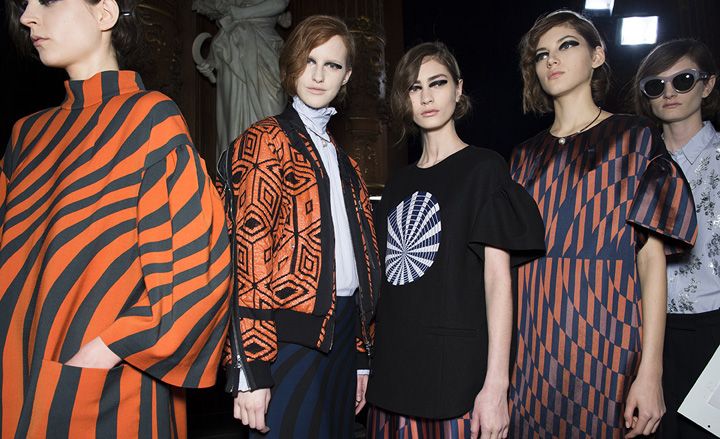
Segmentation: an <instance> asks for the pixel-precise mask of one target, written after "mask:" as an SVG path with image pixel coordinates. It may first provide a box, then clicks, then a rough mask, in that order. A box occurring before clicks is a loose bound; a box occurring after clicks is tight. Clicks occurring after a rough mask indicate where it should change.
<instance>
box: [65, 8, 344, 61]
mask: <svg viewBox="0 0 720 439" xmlns="http://www.w3.org/2000/svg"><path fill="white" fill-rule="evenodd" d="M51 1H57V0H51ZM307 63H308V64H310V63H312V64H315V63H317V61H315V60H314V59H313V58H308V59H307ZM325 65H326V66H328V67H330V68H331V69H333V70H342V68H343V66H341V65H340V64H338V63H335V62H326V63H325Z"/></svg>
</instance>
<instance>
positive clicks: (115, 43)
mask: <svg viewBox="0 0 720 439" xmlns="http://www.w3.org/2000/svg"><path fill="white" fill-rule="evenodd" d="M85 1H86V2H87V3H88V4H91V5H96V4H98V3H99V2H100V0H85ZM115 1H116V2H117V4H118V7H119V9H120V15H119V16H118V19H117V22H116V23H115V26H113V28H112V34H111V41H112V47H113V49H114V50H115V56H116V57H117V61H118V64H119V65H120V67H121V68H122V67H124V66H126V65H127V64H129V63H132V62H133V61H137V59H136V57H135V55H136V54H137V50H138V47H139V43H140V41H142V29H141V23H140V20H139V19H138V18H137V17H136V13H135V8H136V4H137V0H115ZM5 4H6V7H7V20H8V28H9V32H10V37H11V38H12V40H13V42H14V43H15V48H16V50H17V51H18V53H19V54H20V55H22V56H31V57H36V58H37V52H35V50H34V48H33V45H32V41H31V40H30V30H29V29H28V28H27V27H26V26H25V25H23V24H22V23H21V22H20V16H22V14H23V12H25V6H24V5H25V4H26V2H25V1H24V0H6V2H5ZM138 57H139V55H138ZM131 58H132V59H131Z"/></svg>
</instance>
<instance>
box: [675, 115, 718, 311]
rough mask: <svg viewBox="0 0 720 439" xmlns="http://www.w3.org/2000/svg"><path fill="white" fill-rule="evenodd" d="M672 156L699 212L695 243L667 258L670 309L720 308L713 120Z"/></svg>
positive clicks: (699, 309)
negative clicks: (677, 256) (686, 250)
mask: <svg viewBox="0 0 720 439" xmlns="http://www.w3.org/2000/svg"><path fill="white" fill-rule="evenodd" d="M671 154H672V157H673V159H675V161H676V162H677V163H678V165H680V168H681V169H682V170H683V172H684V173H685V176H686V177H687V179H688V181H689V182H690V188H691V189H692V193H693V198H694V199H695V212H696V214H697V222H698V235H697V241H696V242H695V247H693V249H692V250H691V251H690V252H688V253H686V254H684V255H682V256H680V257H679V258H678V259H674V260H672V262H671V261H668V266H667V275H668V308H667V310H668V312H669V313H678V314H695V313H702V312H707V311H714V310H716V309H719V308H720V133H718V132H717V131H715V128H713V125H712V124H711V123H710V122H705V123H704V125H703V127H702V129H701V130H700V131H698V132H697V133H696V134H695V135H694V136H693V138H692V139H690V141H689V142H688V143H687V145H685V146H683V147H682V149H680V150H679V151H677V152H674V153H671Z"/></svg>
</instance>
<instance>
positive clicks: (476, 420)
mask: <svg viewBox="0 0 720 439" xmlns="http://www.w3.org/2000/svg"><path fill="white" fill-rule="evenodd" d="M479 434H480V416H479V415H478V413H476V412H473V414H472V416H471V417H470V438H471V439H478V435H479Z"/></svg>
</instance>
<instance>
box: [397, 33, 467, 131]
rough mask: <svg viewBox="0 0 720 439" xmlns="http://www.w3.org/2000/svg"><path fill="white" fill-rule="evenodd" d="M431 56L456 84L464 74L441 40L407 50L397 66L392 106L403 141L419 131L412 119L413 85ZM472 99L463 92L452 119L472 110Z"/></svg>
mask: <svg viewBox="0 0 720 439" xmlns="http://www.w3.org/2000/svg"><path fill="white" fill-rule="evenodd" d="M428 59H434V60H435V61H437V62H439V63H440V64H442V65H444V66H445V67H446V68H447V69H448V71H449V72H450V76H452V79H453V81H455V85H457V84H458V83H459V82H460V80H461V79H462V76H461V74H460V67H459V66H458V63H457V60H456V59H455V57H454V56H453V54H452V53H450V50H448V48H447V46H446V45H445V44H443V43H441V42H439V41H436V42H434V43H422V44H418V45H417V46H415V47H413V48H411V49H410V50H408V51H407V52H406V53H405V55H403V57H402V58H400V61H399V62H398V65H397V67H396V68H395V74H394V75H393V84H392V91H391V92H390V109H391V110H392V114H393V118H394V119H395V121H396V122H397V123H398V125H399V126H400V127H401V131H400V140H402V139H403V138H404V137H405V136H406V135H407V133H411V134H416V133H417V132H418V127H417V125H415V122H414V121H413V111H412V103H411V102H410V94H409V92H408V90H410V86H411V85H413V84H414V83H415V81H417V77H418V73H419V72H420V65H422V63H423V62H424V61H427V60H428ZM471 107H472V105H471V104H470V98H468V97H467V95H465V94H464V93H463V94H462V95H461V96H460V100H459V101H458V103H457V105H456V106H455V112H454V113H453V119H454V120H458V119H460V118H462V117H463V116H465V115H466V114H467V113H468V112H469V111H470V109H471Z"/></svg>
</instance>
